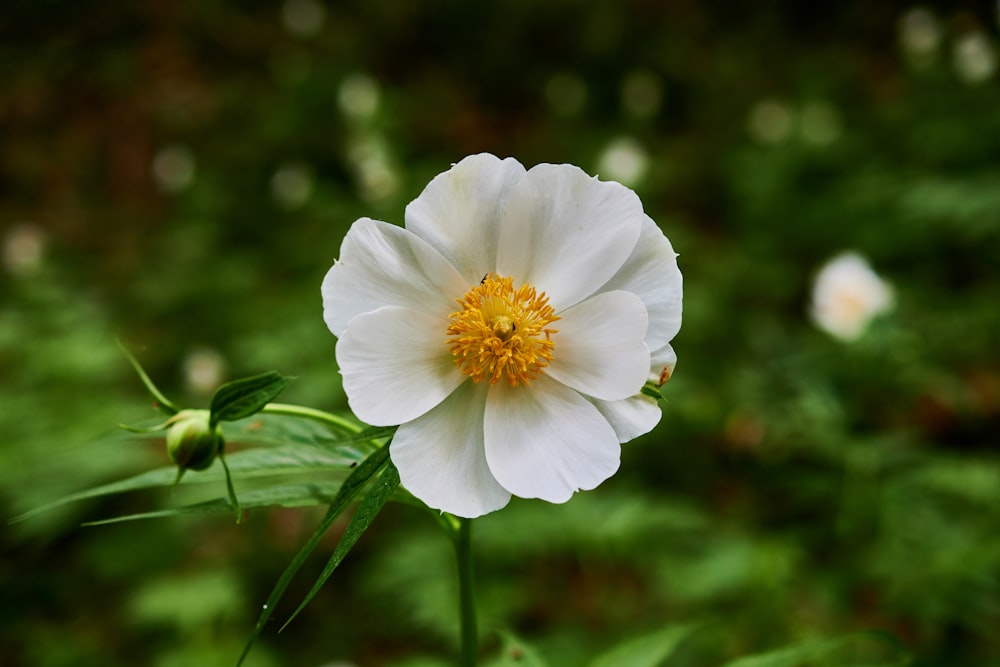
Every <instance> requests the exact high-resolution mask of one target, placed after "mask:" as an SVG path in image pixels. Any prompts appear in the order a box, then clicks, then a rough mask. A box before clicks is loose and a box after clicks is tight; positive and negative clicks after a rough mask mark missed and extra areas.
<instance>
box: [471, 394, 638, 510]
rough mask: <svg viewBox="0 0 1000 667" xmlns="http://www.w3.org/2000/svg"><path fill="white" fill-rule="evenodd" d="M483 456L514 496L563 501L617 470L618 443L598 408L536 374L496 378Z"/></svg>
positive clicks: (498, 478)
mask: <svg viewBox="0 0 1000 667" xmlns="http://www.w3.org/2000/svg"><path fill="white" fill-rule="evenodd" d="M484 428H485V436H486V461H487V462H488V463H489V466H490V471H491V472H492V473H493V476H494V477H495V478H496V480H497V481H498V482H500V484H501V485H502V486H503V487H504V488H505V489H507V490H508V491H510V492H511V493H512V494H514V495H515V496H520V497H522V498H541V499H542V500H547V501H549V502H553V503H563V502H566V501H567V500H569V499H570V497H571V496H572V495H573V493H574V492H576V491H578V490H580V489H585V490H586V489H593V488H595V487H596V486H597V485H598V484H600V483H601V482H603V481H604V480H606V479H607V478H608V477H610V476H611V475H613V474H615V472H617V470H618V466H619V464H620V462H621V445H620V444H619V443H618V437H617V436H616V435H615V431H614V429H612V428H611V425H610V424H609V423H608V420H607V419H605V418H604V417H603V416H602V415H601V413H600V412H599V411H598V409H597V408H596V407H595V406H594V405H593V404H592V403H591V402H590V401H588V400H587V399H586V398H584V397H583V396H581V395H580V394H579V393H577V392H576V391H574V390H572V389H570V388H569V387H567V386H565V385H563V384H560V383H559V382H556V381H555V380H552V379H551V378H548V377H546V376H544V375H543V376H540V377H538V378H537V379H536V380H534V381H533V382H531V384H528V385H521V386H518V387H510V386H508V385H507V384H506V383H498V384H496V385H494V386H493V387H491V388H490V394H489V397H488V398H487V399H486V419H485V425H484Z"/></svg>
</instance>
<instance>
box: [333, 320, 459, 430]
mask: <svg viewBox="0 0 1000 667" xmlns="http://www.w3.org/2000/svg"><path fill="white" fill-rule="evenodd" d="M447 325H448V322H447V320H446V319H444V320H442V319H440V318H437V317H434V316H432V315H428V314H426V313H423V312H421V311H419V310H414V309H412V308H403V307H400V306H383V307H382V308H379V309H377V310H373V311H372V312H370V313H362V314H361V315H358V316H357V317H355V318H354V319H353V320H351V321H350V322H349V323H348V325H347V329H345V330H344V332H343V334H342V335H341V337H340V340H338V341H337V363H338V364H339V366H340V373H341V375H343V378H344V392H345V393H346V394H347V402H348V405H350V407H351V410H352V411H353V412H354V414H355V415H357V417H358V419H360V420H361V421H363V422H365V423H368V424H373V425H375V426H392V425H395V424H403V423H405V422H408V421H410V420H412V419H416V418H417V417H419V416H420V415H422V414H424V413H425V412H427V411H428V410H430V409H431V408H433V407H434V406H436V405H437V404H438V403H440V402H441V401H443V400H444V399H445V398H446V397H447V396H448V395H449V394H451V392H453V391H454V390H455V388H456V387H458V385H460V384H461V383H462V381H463V380H464V379H465V376H464V375H462V373H461V372H459V370H458V369H457V368H456V367H455V364H454V362H453V361H452V356H451V353H450V352H449V351H448V348H447V347H446V346H445V343H444V339H445V328H446V327H447Z"/></svg>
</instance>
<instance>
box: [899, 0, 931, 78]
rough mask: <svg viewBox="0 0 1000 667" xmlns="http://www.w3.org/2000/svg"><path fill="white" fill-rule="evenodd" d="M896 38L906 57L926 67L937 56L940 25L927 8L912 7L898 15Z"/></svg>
mask: <svg viewBox="0 0 1000 667" xmlns="http://www.w3.org/2000/svg"><path fill="white" fill-rule="evenodd" d="M898 38H899V45H900V47H901V48H902V50H903V54H904V55H905V56H906V57H907V59H908V60H909V61H910V62H911V63H912V64H913V65H915V66H917V67H926V66H928V65H930V64H931V63H933V62H934V60H935V59H936V58H937V55H938V50H939V49H940V47H941V26H940V24H939V23H938V20H937V18H936V17H935V16H934V14H932V13H931V12H930V11H929V10H927V9H925V8H923V7H914V8H913V9H910V10H908V11H907V12H906V13H905V14H903V15H902V17H900V19H899V23H898Z"/></svg>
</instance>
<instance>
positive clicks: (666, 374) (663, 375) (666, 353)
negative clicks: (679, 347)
mask: <svg viewBox="0 0 1000 667" xmlns="http://www.w3.org/2000/svg"><path fill="white" fill-rule="evenodd" d="M676 366H677V353H676V352H674V348H673V346H671V345H670V343H667V344H666V345H664V346H663V347H661V348H660V349H659V350H654V351H653V353H652V354H651V355H649V381H650V382H655V383H656V384H659V385H662V384H663V383H664V382H666V381H667V380H669V379H670V376H671V375H673V374H674V368H675V367H676Z"/></svg>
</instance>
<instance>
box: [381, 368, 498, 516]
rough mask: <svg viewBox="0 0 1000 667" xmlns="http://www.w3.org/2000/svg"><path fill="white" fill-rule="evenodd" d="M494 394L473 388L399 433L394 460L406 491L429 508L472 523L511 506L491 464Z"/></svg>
mask: <svg viewBox="0 0 1000 667" xmlns="http://www.w3.org/2000/svg"><path fill="white" fill-rule="evenodd" d="M488 391H489V384H487V383H485V382H482V383H479V384H475V383H472V382H469V383H467V384H466V385H463V386H462V388H461V389H459V390H458V391H454V392H452V394H451V396H449V397H448V398H446V399H445V400H444V402H443V403H441V404H440V405H438V406H437V407H435V408H434V409H432V410H431V411H430V412H428V413H427V414H425V415H423V416H421V417H418V418H416V419H414V420H413V421H412V422H408V423H406V424H403V425H402V426H400V427H399V430H398V431H396V435H395V437H394V438H393V440H392V444H390V445H389V455H390V456H391V457H392V462H393V463H394V464H395V465H396V468H397V469H398V470H399V477H400V480H402V483H403V486H404V487H406V489H407V490H408V491H409V492H410V493H412V494H413V495H414V496H416V497H417V498H419V499H420V500H422V501H423V502H424V503H426V504H427V505H428V507H432V508H434V509H438V510H441V511H442V512H450V513H451V514H454V515H455V516H460V517H465V518H469V519H471V518H473V517H477V516H481V515H483V514H487V513H488V512H492V511H494V510H498V509H500V508H501V507H503V506H504V505H506V504H507V503H508V502H509V501H510V492H508V491H507V490H506V489H504V488H503V487H502V486H500V484H499V483H498V482H497V481H496V479H494V478H493V474H492V473H491V472H490V468H489V466H488V465H487V464H486V451H485V448H484V444H483V413H484V411H485V409H486V395H487V392H488Z"/></svg>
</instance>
